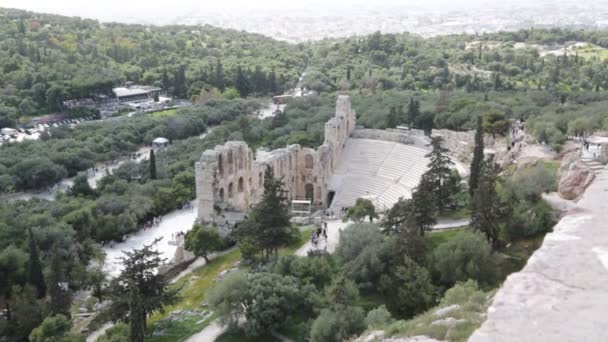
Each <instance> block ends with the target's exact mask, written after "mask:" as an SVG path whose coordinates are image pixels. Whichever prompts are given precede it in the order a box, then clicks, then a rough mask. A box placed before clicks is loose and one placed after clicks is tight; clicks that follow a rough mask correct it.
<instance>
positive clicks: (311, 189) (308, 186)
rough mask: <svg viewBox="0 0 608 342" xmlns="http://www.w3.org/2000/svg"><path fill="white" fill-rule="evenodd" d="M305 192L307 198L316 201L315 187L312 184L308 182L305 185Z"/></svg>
mask: <svg viewBox="0 0 608 342" xmlns="http://www.w3.org/2000/svg"><path fill="white" fill-rule="evenodd" d="M304 192H305V193H306V195H305V197H306V199H307V200H311V201H314V199H315V198H314V187H313V185H312V184H310V183H308V184H306V185H305V186H304Z"/></svg>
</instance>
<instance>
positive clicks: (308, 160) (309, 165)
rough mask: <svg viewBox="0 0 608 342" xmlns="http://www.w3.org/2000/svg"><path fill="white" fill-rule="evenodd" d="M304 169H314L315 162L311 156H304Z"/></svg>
mask: <svg viewBox="0 0 608 342" xmlns="http://www.w3.org/2000/svg"><path fill="white" fill-rule="evenodd" d="M304 167H305V168H307V169H312V168H313V167H314V161H313V159H312V156H311V155H310V154H307V155H306V156H304Z"/></svg>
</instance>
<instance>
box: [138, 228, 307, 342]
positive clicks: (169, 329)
mask: <svg viewBox="0 0 608 342" xmlns="http://www.w3.org/2000/svg"><path fill="white" fill-rule="evenodd" d="M311 234H312V229H311V228H310V227H307V228H303V229H301V230H300V235H299V237H298V239H297V240H296V241H295V242H294V243H292V244H291V245H290V246H288V247H285V248H282V249H281V250H279V254H280V255H288V254H293V253H294V252H295V251H296V250H298V249H299V248H300V247H301V246H302V245H304V244H305V243H306V242H308V241H309V240H310V236H311ZM240 260H241V252H240V251H239V250H238V249H234V250H233V251H231V252H229V253H227V254H225V255H222V256H220V257H217V258H215V259H213V260H211V261H210V262H209V263H208V264H206V265H204V266H202V267H199V268H197V269H195V270H194V271H193V272H192V273H191V274H189V275H187V276H184V277H183V278H181V279H180V280H178V281H177V282H176V283H175V284H173V285H171V287H174V288H180V289H181V290H180V292H179V294H180V297H181V299H180V300H179V302H177V303H176V304H174V305H170V306H167V307H165V310H164V312H162V313H161V312H156V313H155V314H154V315H152V316H151V317H150V318H149V319H148V326H149V332H151V331H153V330H154V329H155V328H158V326H157V325H158V324H161V325H163V327H162V330H163V331H164V333H163V336H149V335H148V337H147V338H146V341H155V342H164V341H184V340H185V339H187V338H188V337H189V336H192V335H193V334H195V333H197V332H199V331H201V330H202V329H204V328H205V327H206V326H207V325H209V323H211V322H212V321H213V320H214V319H215V318H216V316H215V315H212V316H211V317H210V318H208V319H206V320H204V321H202V322H201V318H200V317H197V316H192V317H191V318H190V317H186V318H185V319H182V320H171V321H170V322H168V321H167V320H166V318H167V317H168V316H169V314H170V313H171V312H173V311H176V310H195V309H201V304H202V303H203V302H204V301H205V294H206V293H207V290H209V289H210V288H211V286H213V284H214V281H213V279H215V278H216V277H217V276H218V275H219V274H220V273H221V272H222V271H224V270H227V269H229V268H232V267H233V265H234V263H235V262H237V261H240ZM247 341H249V340H247ZM252 341H254V340H252Z"/></svg>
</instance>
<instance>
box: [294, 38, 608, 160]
mask: <svg viewBox="0 0 608 342" xmlns="http://www.w3.org/2000/svg"><path fill="white" fill-rule="evenodd" d="M606 47H608V33H606V32H602V31H595V32H583V31H567V30H558V29H555V30H525V31H519V32H507V33H496V34H486V35H479V36H474V35H452V36H441V37H434V38H427V39H424V38H421V37H419V36H415V35H411V34H380V33H376V34H373V35H370V36H366V37H353V38H348V39H342V40H325V41H322V42H319V43H316V44H313V45H312V46H311V56H312V57H311V62H310V66H309V71H308V73H307V75H306V77H305V80H304V85H305V86H307V87H309V88H311V89H313V90H316V91H317V92H320V93H332V92H335V91H339V92H344V93H346V92H350V93H352V94H353V95H354V96H353V101H354V104H355V107H356V109H357V111H358V113H359V115H360V120H359V124H362V125H364V126H367V127H376V128H385V127H389V126H395V125H396V124H411V125H414V126H417V127H419V128H424V129H430V128H432V127H434V128H448V129H455V130H462V129H472V128H473V127H474V126H475V120H476V118H477V117H478V116H481V115H483V116H485V117H486V118H488V119H491V120H498V121H500V120H503V119H505V118H507V119H508V118H512V119H526V120H528V119H529V120H530V123H529V128H530V132H532V133H533V134H534V135H535V136H536V137H537V138H538V139H539V140H540V141H546V142H549V143H551V144H552V145H553V146H554V147H557V148H559V147H560V146H561V145H562V144H563V142H564V141H565V139H566V136H567V135H576V134H582V133H583V132H589V131H592V130H596V129H606V128H608V125H607V124H606V117H607V113H606V111H605V110H604V109H603V108H606V106H607V105H608V101H607V99H608V98H607V96H606V92H605V90H606V89H608V50H607V49H606ZM411 100H415V101H414V102H416V103H417V104H416V106H417V109H416V110H415V112H414V113H411V111H412V108H411V107H410V101H411Z"/></svg>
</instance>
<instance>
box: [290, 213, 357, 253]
mask: <svg viewBox="0 0 608 342" xmlns="http://www.w3.org/2000/svg"><path fill="white" fill-rule="evenodd" d="M352 223H353V222H352V221H348V222H342V220H329V221H327V241H325V239H323V238H321V239H320V240H319V243H318V244H317V246H313V245H312V242H311V241H308V242H307V243H306V244H305V245H304V246H302V247H300V249H298V250H297V251H296V255H299V256H306V255H308V251H312V250H326V251H328V252H329V253H333V252H334V251H335V250H336V246H337V245H338V242H339V241H340V231H341V230H342V229H344V228H346V227H347V226H348V225H349V224H352Z"/></svg>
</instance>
